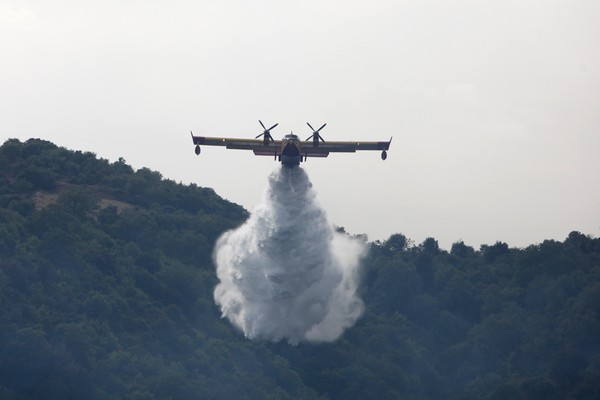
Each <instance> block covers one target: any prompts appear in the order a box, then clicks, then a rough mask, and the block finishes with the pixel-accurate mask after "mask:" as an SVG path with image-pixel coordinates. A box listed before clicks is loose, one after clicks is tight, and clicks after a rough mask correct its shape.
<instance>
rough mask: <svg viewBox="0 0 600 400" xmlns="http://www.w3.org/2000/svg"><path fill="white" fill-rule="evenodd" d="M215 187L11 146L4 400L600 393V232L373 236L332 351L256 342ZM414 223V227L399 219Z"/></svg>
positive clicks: (0, 294)
mask: <svg viewBox="0 0 600 400" xmlns="http://www.w3.org/2000/svg"><path fill="white" fill-rule="evenodd" d="M247 216H248V213H247V212H246V211H245V210H243V209H242V208H241V207H239V206H237V205H235V204H232V203H229V202H227V201H225V200H223V199H221V198H220V197H219V196H218V195H217V194H215V193H214V191H213V190H211V189H207V188H200V187H197V186H195V185H190V186H186V185H182V184H177V183H175V182H172V181H169V180H165V179H163V178H162V177H161V175H160V173H158V172H155V171H150V170H148V169H144V168H143V169H140V170H137V171H134V170H133V169H132V168H131V167H130V166H128V165H127V164H126V163H125V161H124V160H119V161H117V162H114V163H110V162H108V161H106V160H102V159H98V158H97V157H96V156H95V155H94V154H91V153H82V152H76V151H70V150H66V149H64V148H59V147H57V146H55V145H54V144H52V143H49V142H46V141H42V140H37V139H35V140H34V139H32V140H29V141H27V142H25V143H21V142H19V141H18V140H9V141H7V142H5V143H4V144H3V145H2V146H1V147H0V399H83V398H90V399H94V398H96V399H148V400H149V399H201V398H208V399H323V400H325V399H330V400H333V399H340V400H341V399H368V398H377V399H397V398H402V399H493V400H496V399H557V400H558V399H598V398H600V318H599V313H600V239H597V238H596V239H595V238H591V237H588V236H585V235H583V234H581V233H578V232H571V233H570V234H568V236H567V237H566V238H565V240H564V241H562V242H558V241H552V240H547V241H544V242H543V243H541V244H535V245H531V246H529V247H527V248H523V249H515V248H509V247H508V246H507V245H506V244H505V243H501V242H497V243H495V244H490V245H486V246H481V248H480V249H474V248H472V247H470V246H468V245H467V244H465V243H462V242H457V243H455V244H454V245H453V246H452V249H451V250H450V251H449V252H448V251H445V250H442V249H440V248H439V247H438V244H437V242H436V240H435V239H433V238H429V239H427V240H425V241H424V242H423V243H420V244H415V243H412V242H411V241H410V240H409V239H408V238H406V237H405V236H403V235H401V234H396V235H393V236H391V237H390V238H389V239H388V240H386V241H384V242H375V243H370V244H369V247H370V251H369V254H368V255H367V257H366V258H365V260H364V262H363V268H362V274H363V277H362V284H361V287H360V291H361V297H362V299H363V301H364V303H365V314H364V316H363V317H362V318H361V319H360V320H359V321H358V323H357V324H356V325H355V326H354V327H352V328H350V329H349V330H348V331H347V332H346V333H345V334H344V336H343V337H342V338H341V339H340V340H338V341H337V342H335V343H330V344H319V345H314V344H300V345H297V346H290V345H288V344H287V343H282V342H280V343H266V342H253V341H250V340H247V339H245V338H244V337H243V335H242V334H240V333H239V332H237V331H236V330H234V329H233V328H232V327H231V326H230V325H229V323H227V321H225V320H223V319H221V318H220V314H219V310H218V309H217V308H216V306H215V305H214V302H213V288H214V286H215V285H216V283H217V280H216V276H215V271H214V266H213V264H212V260H211V252H212V248H213V245H214V242H215V240H216V239H217V238H218V236H219V235H220V234H221V233H222V232H224V231H225V230H228V229H231V228H233V227H235V226H238V225H239V224H241V223H242V222H243V221H244V220H245V219H246V218H247ZM400 229H401V227H399V230H400Z"/></svg>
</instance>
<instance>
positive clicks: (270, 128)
mask: <svg viewBox="0 0 600 400" xmlns="http://www.w3.org/2000/svg"><path fill="white" fill-rule="evenodd" d="M277 125H279V122H278V123H276V124H275V125H273V126H272V127H270V128H269V129H267V130H268V131H270V130H271V129H273V128H275V127H276V126H277Z"/></svg>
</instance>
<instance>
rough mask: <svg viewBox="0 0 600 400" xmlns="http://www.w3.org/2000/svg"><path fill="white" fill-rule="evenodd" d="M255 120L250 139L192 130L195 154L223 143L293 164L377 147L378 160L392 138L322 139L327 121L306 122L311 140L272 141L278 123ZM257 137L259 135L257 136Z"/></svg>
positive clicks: (291, 136)
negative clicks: (199, 133) (257, 130)
mask: <svg viewBox="0 0 600 400" xmlns="http://www.w3.org/2000/svg"><path fill="white" fill-rule="evenodd" d="M258 122H259V123H260V125H261V126H262V127H263V129H264V131H263V132H262V133H261V134H259V135H258V136H256V138H254V139H232V138H221V137H205V136H194V134H193V133H192V140H193V141H194V144H195V145H196V155H200V145H206V146H225V147H226V148H228V149H238V150H252V151H254V154H255V155H257V156H272V157H274V159H275V160H276V161H280V162H281V164H283V165H285V166H288V167H295V166H297V165H300V163H301V162H302V161H306V159H307V158H308V157H327V156H328V155H329V153H355V152H356V151H357V150H381V159H382V160H385V159H386V158H387V150H389V148H390V144H391V143H392V139H390V140H389V141H388V142H326V141H325V140H324V139H323V138H322V137H321V134H320V133H319V132H320V131H321V129H323V128H325V125H327V124H323V125H322V126H321V127H320V128H319V129H317V130H315V129H314V128H313V127H312V126H311V125H310V124H309V123H308V122H307V123H306V124H307V125H308V127H309V128H310V129H311V130H312V135H310V136H309V137H308V139H306V141H307V142H308V141H309V140H311V139H312V143H303V142H301V141H300V139H299V138H298V136H296V135H294V134H293V133H290V134H289V135H285V136H284V138H283V140H274V139H273V137H272V136H271V130H272V129H273V128H275V127H276V126H277V125H279V124H275V125H273V126H272V127H270V128H269V129H267V128H266V127H265V125H264V124H263V123H262V122H261V121H260V120H259V121H258ZM190 133H191V132H190ZM261 136H262V137H263V138H262V139H258V138H259V137H261Z"/></svg>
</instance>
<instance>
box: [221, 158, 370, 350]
mask: <svg viewBox="0 0 600 400" xmlns="http://www.w3.org/2000/svg"><path fill="white" fill-rule="evenodd" d="M364 252H365V248H364V245H363V243H362V242H361V241H359V240H357V239H354V238H351V237H348V236H347V235H345V234H342V233H338V232H336V231H335V229H334V227H333V225H332V224H331V223H330V222H329V220H328V219H327V215H326V213H325V211H324V210H323V209H322V208H321V207H320V206H319V204H318V202H317V198H316V193H315V191H314V190H313V189H312V184H311V182H310V179H309V178H308V175H307V174H306V172H305V171H304V170H303V169H301V168H299V167H294V168H288V167H283V166H282V167H279V168H278V169H277V170H275V171H273V173H271V175H270V176H269V178H268V187H267V190H266V192H265V194H264V196H263V199H262V201H261V202H260V204H258V205H257V206H256V208H255V209H254V210H253V211H252V213H251V215H250V218H249V219H248V220H247V221H246V223H245V224H244V225H242V226H240V227H239V228H237V229H235V230H231V231H228V232H226V233H225V234H223V235H222V236H221V237H220V238H219V240H218V241H217V243H216V246H215V250H214V255H213V256H214V261H215V265H216V267H217V276H218V278H219V281H220V283H219V284H218V285H217V286H216V288H215V292H214V297H215V302H216V304H217V305H218V306H219V307H220V308H221V313H222V316H223V317H226V318H228V319H229V321H231V323H232V324H233V325H235V326H236V327H238V328H240V329H241V330H242V332H243V333H244V335H245V336H246V337H247V338H249V339H257V340H260V339H262V340H271V341H275V342H277V341H280V340H287V341H288V342H289V343H290V344H297V343H299V342H301V341H309V342H330V341H334V340H336V339H337V338H338V337H340V335H341V334H342V333H343V332H344V330H345V329H347V328H348V327H350V326H352V325H353V324H354V323H355V322H356V320H357V319H358V318H359V317H360V315H361V314H362V311H363V303H362V301H361V300H360V298H359V297H358V296H357V293H356V290H357V287H358V283H359V273H358V272H359V267H360V261H361V258H362V256H363V254H364Z"/></svg>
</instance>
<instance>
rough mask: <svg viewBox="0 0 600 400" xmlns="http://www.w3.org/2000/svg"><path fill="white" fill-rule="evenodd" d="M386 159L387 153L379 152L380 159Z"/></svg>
mask: <svg viewBox="0 0 600 400" xmlns="http://www.w3.org/2000/svg"><path fill="white" fill-rule="evenodd" d="M386 158H387V151H385V150H384V151H382V152H381V159H382V160H385V159H386Z"/></svg>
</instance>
